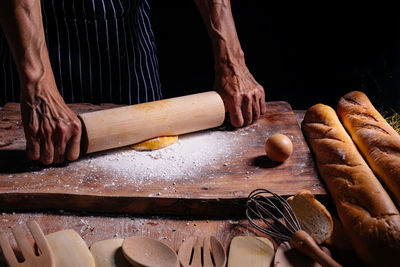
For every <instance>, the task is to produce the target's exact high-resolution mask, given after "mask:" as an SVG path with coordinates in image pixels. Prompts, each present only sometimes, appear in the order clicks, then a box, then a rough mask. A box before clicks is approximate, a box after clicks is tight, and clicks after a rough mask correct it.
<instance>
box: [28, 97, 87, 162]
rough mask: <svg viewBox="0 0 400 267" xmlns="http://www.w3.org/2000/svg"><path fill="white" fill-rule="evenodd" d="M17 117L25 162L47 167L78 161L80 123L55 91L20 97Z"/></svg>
mask: <svg viewBox="0 0 400 267" xmlns="http://www.w3.org/2000/svg"><path fill="white" fill-rule="evenodd" d="M21 115H22V122H23V125H24V131H25V138H26V152H27V156H28V158H29V159H31V160H40V162H41V163H43V164H45V165H49V164H51V163H62V162H64V160H65V159H67V160H76V159H77V158H78V157H79V152H80V141H81V122H80V120H79V119H78V117H77V115H76V114H75V113H74V112H73V111H72V110H71V109H70V108H69V107H68V106H67V105H66V104H65V103H64V100H63V99H62V97H61V95H60V94H59V93H58V91H57V89H55V90H46V91H45V92H43V91H42V92H41V94H40V95H34V96H27V95H24V94H22V95H21Z"/></svg>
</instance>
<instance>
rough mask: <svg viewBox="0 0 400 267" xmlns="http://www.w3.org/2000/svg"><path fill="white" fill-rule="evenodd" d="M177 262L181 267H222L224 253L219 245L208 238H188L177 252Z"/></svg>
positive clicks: (213, 239) (212, 237) (215, 239)
mask: <svg viewBox="0 0 400 267" xmlns="http://www.w3.org/2000/svg"><path fill="white" fill-rule="evenodd" d="M178 258H179V262H180V263H181V265H182V266H183V267H223V266H225V263H226V253H225V250H224V248H223V247H222V245H221V243H220V242H219V241H218V240H217V238H215V236H210V237H194V236H192V237H189V238H188V239H186V240H185V242H183V244H182V245H181V247H180V248H179V251H178Z"/></svg>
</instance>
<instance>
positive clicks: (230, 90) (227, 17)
mask: <svg viewBox="0 0 400 267" xmlns="http://www.w3.org/2000/svg"><path fill="white" fill-rule="evenodd" d="M195 2H196V5H197V7H198V9H199V11H200V13H201V16H202V17H203V20H204V22H205V24H206V27H207V30H208V34H209V36H210V39H211V42H212V45H213V51H214V65H215V81H214V90H215V91H217V92H218V93H219V94H220V95H221V97H222V99H223V101H224V103H225V107H226V109H227V111H228V113H229V117H230V120H231V123H232V125H233V126H235V127H241V126H243V125H248V124H250V123H252V122H253V121H254V120H256V119H258V118H259V117H260V115H261V114H263V113H265V110H266V107H265V93H264V88H263V87H262V86H261V85H259V84H258V83H257V81H256V80H255V79H254V77H253V75H252V74H251V73H250V71H249V70H248V68H247V66H246V64H245V61H244V53H243V51H242V48H241V46H240V43H239V38H238V35H237V32H236V27H235V23H234V21H233V17H232V11H231V4H230V0H195Z"/></svg>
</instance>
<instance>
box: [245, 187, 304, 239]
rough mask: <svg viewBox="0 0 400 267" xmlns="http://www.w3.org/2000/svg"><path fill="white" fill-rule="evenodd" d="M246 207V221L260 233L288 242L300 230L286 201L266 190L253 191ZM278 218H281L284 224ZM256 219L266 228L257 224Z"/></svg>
mask: <svg viewBox="0 0 400 267" xmlns="http://www.w3.org/2000/svg"><path fill="white" fill-rule="evenodd" d="M246 205H247V209H246V217H247V219H248V220H249V222H250V224H251V225H252V226H253V227H254V228H256V229H257V230H258V231H260V232H262V233H265V234H268V235H271V236H273V237H275V238H279V239H281V240H285V241H289V240H290V238H291V237H292V236H293V234H294V233H295V232H297V231H298V230H301V226H300V223H299V221H298V220H297V218H296V216H295V214H294V212H293V210H292V208H291V207H290V205H289V204H288V203H287V201H286V200H285V199H284V198H283V197H281V196H279V195H277V194H275V193H273V192H271V191H269V190H267V189H256V190H253V191H252V192H251V193H250V194H249V196H248V198H247V202H246ZM280 218H283V221H284V222H285V223H283V222H282V220H281V219H280ZM256 219H260V220H261V221H262V222H263V223H264V224H265V225H266V226H267V227H262V226H260V225H259V224H257V222H256V221H255V220H256ZM271 220H272V222H271Z"/></svg>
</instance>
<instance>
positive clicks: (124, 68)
mask: <svg viewBox="0 0 400 267" xmlns="http://www.w3.org/2000/svg"><path fill="white" fill-rule="evenodd" d="M41 2H42V16H43V23H44V27H45V37H46V40H47V46H48V50H49V55H50V61H51V64H52V67H53V72H54V76H55V78H56V82H57V86H58V90H59V91H60V93H61V95H62V96H63V97H64V100H65V101H66V102H67V103H70V102H90V103H101V102H103V103H105V102H112V103H121V104H135V103H141V102H148V101H155V100H159V99H161V98H162V94H161V84H160V78H159V73H158V71H159V67H158V61H157V58H156V45H155V41H154V35H153V32H152V30H151V24H150V18H149V12H150V6H149V3H148V2H147V0H41ZM0 63H1V64H2V65H1V66H2V70H0V104H4V103H6V102H9V101H14V102H18V101H19V82H18V77H17V71H16V69H15V66H14V63H13V60H12V57H11V54H10V51H9V48H8V46H7V44H6V39H5V37H4V35H3V34H1V36H0Z"/></svg>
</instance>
